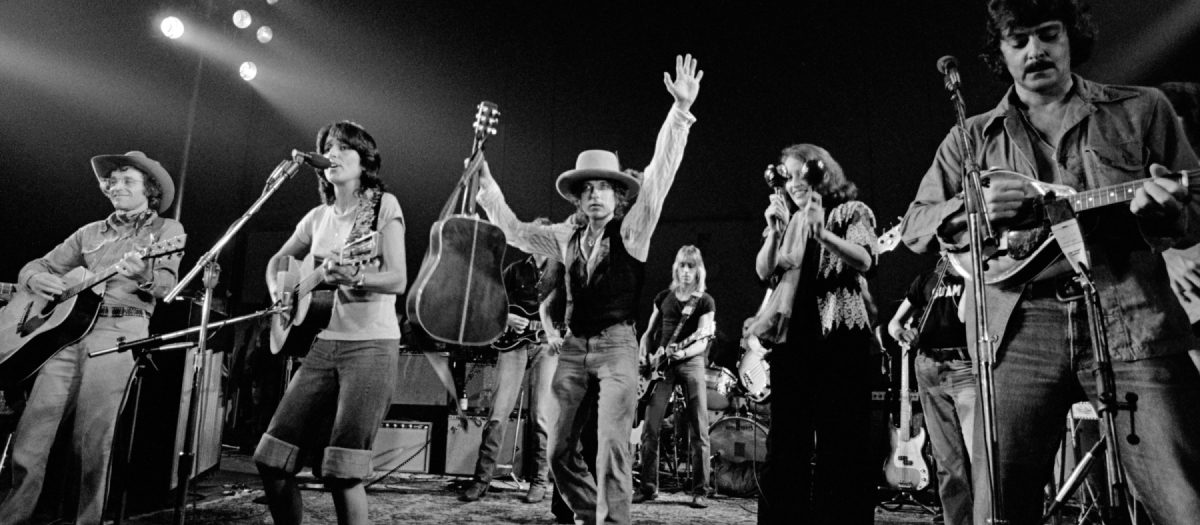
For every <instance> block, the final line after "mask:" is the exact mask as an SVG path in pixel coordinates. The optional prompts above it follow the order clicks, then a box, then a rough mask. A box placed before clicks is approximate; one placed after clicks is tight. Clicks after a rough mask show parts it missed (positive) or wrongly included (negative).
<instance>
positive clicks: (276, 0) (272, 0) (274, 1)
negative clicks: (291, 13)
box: [267, 0, 279, 5]
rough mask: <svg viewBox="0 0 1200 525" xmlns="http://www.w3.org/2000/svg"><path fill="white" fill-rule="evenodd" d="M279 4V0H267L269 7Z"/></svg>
mask: <svg viewBox="0 0 1200 525" xmlns="http://www.w3.org/2000/svg"><path fill="white" fill-rule="evenodd" d="M278 3H279V0H267V4H268V5H275V4H278Z"/></svg>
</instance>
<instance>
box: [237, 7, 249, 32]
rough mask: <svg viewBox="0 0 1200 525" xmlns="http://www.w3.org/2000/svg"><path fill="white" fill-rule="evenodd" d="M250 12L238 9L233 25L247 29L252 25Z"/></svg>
mask: <svg viewBox="0 0 1200 525" xmlns="http://www.w3.org/2000/svg"><path fill="white" fill-rule="evenodd" d="M250 22H251V20H250V12H249V11H246V10H245V9H238V10H237V11H234V12H233V25H235V26H237V28H238V29H246V28H247V27H250Z"/></svg>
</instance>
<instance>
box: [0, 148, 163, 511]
mask: <svg viewBox="0 0 1200 525" xmlns="http://www.w3.org/2000/svg"><path fill="white" fill-rule="evenodd" d="M92 169H93V171H94V172H95V174H96V180H97V181H99V183H100V191H101V192H102V193H103V194H104V196H105V197H107V198H108V200H109V202H111V203H112V206H113V208H114V211H113V213H112V214H111V215H109V216H108V217H107V218H106V219H104V220H101V221H96V222H93V223H90V224H87V225H85V226H84V227H82V228H80V229H78V230H76V231H75V233H72V234H71V235H70V236H69V237H67V239H66V240H64V241H63V242H62V243H61V244H59V245H58V246H56V247H55V248H54V249H53V250H50V252H49V253H47V254H46V255H45V256H43V257H42V258H40V259H35V260H33V261H31V262H29V263H28V264H26V265H25V267H24V268H22V269H21V273H20V275H19V277H18V282H19V283H20V284H21V285H22V286H23V288H24V289H25V290H27V291H28V292H30V293H31V294H32V295H34V296H37V297H39V298H41V299H46V300H49V299H53V298H55V297H58V296H60V295H62V294H63V293H64V292H65V291H67V289H68V288H69V287H70V286H71V285H73V284H77V281H76V280H75V273H72V274H71V275H70V276H67V275H66V274H67V273H68V272H71V271H72V270H75V269H76V268H84V269H86V270H87V271H89V272H91V273H96V274H100V273H104V272H106V271H108V270H111V271H113V272H115V273H116V275H115V276H114V277H112V278H110V279H108V280H107V281H104V283H103V284H102V285H101V286H102V287H103V289H104V291H103V293H102V296H101V297H99V298H90V297H89V296H88V295H86V294H80V295H78V296H76V297H75V302H74V303H73V307H74V309H73V310H71V311H72V314H71V317H72V319H74V318H81V319H82V320H83V321H82V322H84V323H88V322H89V321H90V322H91V324H90V328H89V329H88V330H87V332H86V335H84V336H83V337H82V338H81V339H78V340H76V341H74V342H72V343H69V344H67V345H66V346H64V347H62V349H60V350H59V351H58V352H57V353H55V354H54V355H53V356H51V357H49V359H47V360H46V362H45V364H44V365H42V367H41V369H40V370H37V372H36V376H35V377H36V379H35V380H34V382H33V390H32V391H31V392H30V394H29V401H28V403H27V404H26V407H25V411H24V413H23V414H22V416H21V421H20V422H19V423H18V424H17V429H16V431H15V433H14V439H13V448H12V458H13V488H12V490H11V491H10V492H9V494H8V497H7V498H6V499H5V500H4V504H3V506H0V523H23V522H25V521H28V520H29V519H30V518H31V517H32V515H33V513H34V510H35V509H34V507H35V505H36V504H37V501H38V498H39V496H40V495H41V492H42V485H43V482H44V481H45V476H46V464H47V460H48V459H49V457H50V448H51V445H52V444H53V443H54V441H55V436H56V435H57V434H58V432H59V427H60V426H62V427H63V428H69V429H71V431H72V435H71V447H70V449H68V450H64V451H63V452H65V453H69V454H71V456H72V457H71V458H70V459H69V462H68V463H65V464H66V465H67V466H68V470H69V471H70V472H78V473H79V476H80V477H79V479H78V480H77V481H78V485H79V498H78V500H72V501H65V502H64V505H63V506H62V508H63V509H64V510H63V512H64V513H66V514H67V515H66V516H61V518H62V519H64V520H66V521H73V522H74V523H80V524H84V523H87V524H93V523H95V524H98V523H100V520H101V515H102V514H103V511H104V498H105V492H106V490H105V488H106V485H107V483H108V470H109V468H108V467H109V457H110V451H111V449H112V440H113V431H114V429H115V428H116V423H117V413H118V410H119V408H120V403H121V399H122V394H123V392H124V388H125V383H126V381H127V380H128V379H129V375H130V373H131V372H132V370H133V367H134V360H133V355H132V354H131V353H129V352H122V353H113V354H107V355H104V356H100V357H95V358H91V357H88V353H89V352H95V351H98V350H103V349H105V348H111V347H114V346H116V345H118V344H119V343H120V342H122V341H132V340H134V339H139V338H143V337H146V335H147V334H148V326H149V321H150V314H151V313H153V312H154V304H155V300H156V298H158V297H162V296H164V295H166V293H167V292H168V291H170V290H171V288H172V287H174V286H175V283H176V274H177V269H178V267H179V258H178V257H166V258H154V259H151V258H150V257H149V256H148V255H149V254H150V253H152V252H154V251H156V250H154V249H151V250H148V251H147V252H146V253H147V256H146V257H145V258H143V255H142V254H141V253H139V251H140V250H143V249H145V248H147V247H149V246H151V245H152V244H155V243H159V242H160V241H163V242H162V244H160V245H159V246H172V247H174V246H176V245H177V244H178V243H182V237H179V236H182V235H183V226H181V225H180V224H179V222H177V221H175V220H173V219H167V218H163V217H161V216H159V214H160V213H163V212H165V211H166V210H167V209H168V208H170V207H171V202H172V200H174V196H175V185H174V183H172V181H171V176H170V175H169V174H168V173H167V170H166V169H164V168H163V167H162V164H159V163H158V162H157V161H155V160H152V159H150V158H148V157H146V155H145V154H144V153H142V152H140V151H131V152H129V153H126V154H124V155H99V156H96V157H93V158H92ZM89 184H90V183H89ZM172 239H174V241H172ZM172 249H173V248H172ZM16 300H17V299H14V302H15V301H16ZM87 305H90V306H87ZM70 306H72V305H68V304H63V305H60V306H59V308H69V307H70ZM70 322H71V321H64V322H63V324H62V325H60V326H59V328H61V327H63V326H67V325H68V324H69V323H70ZM20 351H21V350H18V352H20ZM68 416H70V417H71V418H73V419H72V420H68V419H67V417H68ZM51 499H54V498H47V500H51Z"/></svg>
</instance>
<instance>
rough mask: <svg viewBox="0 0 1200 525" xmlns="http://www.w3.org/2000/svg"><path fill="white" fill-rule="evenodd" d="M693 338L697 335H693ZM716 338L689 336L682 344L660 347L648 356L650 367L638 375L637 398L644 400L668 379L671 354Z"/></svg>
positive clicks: (646, 367)
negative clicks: (663, 379) (663, 380)
mask: <svg viewBox="0 0 1200 525" xmlns="http://www.w3.org/2000/svg"><path fill="white" fill-rule="evenodd" d="M692 335H693V336H694V335H695V334H692ZM713 337H714V334H708V335H702V336H699V337H692V336H689V337H688V338H687V339H684V340H683V341H682V342H678V343H671V344H669V345H667V346H665V347H659V349H658V350H657V351H655V352H654V353H652V354H650V355H649V356H647V358H646V360H647V362H648V363H649V365H647V366H645V367H644V368H643V371H642V372H641V373H640V374H639V375H638V384H637V397H638V399H642V398H643V397H646V396H648V395H649V394H650V393H651V392H654V385H656V384H658V382H659V381H661V380H662V378H663V377H666V373H667V366H668V365H670V364H671V354H673V353H675V352H677V351H679V349H680V348H687V347H689V346H691V345H692V344H694V343H697V342H700V341H708V340H711V339H712V338H713Z"/></svg>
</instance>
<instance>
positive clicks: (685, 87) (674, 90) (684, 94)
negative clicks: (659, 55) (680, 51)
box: [663, 53, 704, 111]
mask: <svg viewBox="0 0 1200 525" xmlns="http://www.w3.org/2000/svg"><path fill="white" fill-rule="evenodd" d="M698 66H699V62H698V61H697V60H696V59H694V58H692V54H691V53H688V54H687V56H682V57H681V56H679V55H675V79H674V80H672V79H671V75H670V74H669V73H665V72H664V73H663V84H665V85H666V86H667V93H670V94H671V96H672V97H674V98H675V105H677V106H679V109H682V110H684V111H687V110H689V109H690V108H691V107H692V103H693V102H695V101H696V95H698V94H699V93H700V79H702V78H704V72H703V71H700V69H699V67H698Z"/></svg>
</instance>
